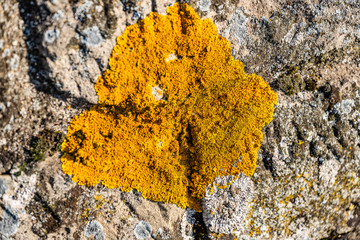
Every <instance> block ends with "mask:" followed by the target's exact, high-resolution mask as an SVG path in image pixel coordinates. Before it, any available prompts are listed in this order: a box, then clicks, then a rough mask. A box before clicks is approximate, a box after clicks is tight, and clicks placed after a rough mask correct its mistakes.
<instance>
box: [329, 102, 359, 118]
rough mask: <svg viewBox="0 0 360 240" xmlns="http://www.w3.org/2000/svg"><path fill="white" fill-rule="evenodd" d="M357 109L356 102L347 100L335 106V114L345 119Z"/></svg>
mask: <svg viewBox="0 0 360 240" xmlns="http://www.w3.org/2000/svg"><path fill="white" fill-rule="evenodd" d="M354 107H355V101H354V100H353V99H345V100H343V101H341V102H339V103H337V104H335V106H334V112H335V113H338V114H340V115H342V116H344V117H347V116H348V115H349V114H350V113H351V111H352V109H353V108H354Z"/></svg>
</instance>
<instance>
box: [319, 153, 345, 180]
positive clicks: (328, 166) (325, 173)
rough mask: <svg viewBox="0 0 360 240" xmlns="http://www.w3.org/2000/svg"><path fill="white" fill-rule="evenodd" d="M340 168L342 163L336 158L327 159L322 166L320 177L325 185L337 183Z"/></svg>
mask: <svg viewBox="0 0 360 240" xmlns="http://www.w3.org/2000/svg"><path fill="white" fill-rule="evenodd" d="M339 169H340V163H339V161H338V160H336V159H331V160H327V161H325V162H324V163H323V164H322V165H321V166H320V168H319V177H320V179H321V180H322V181H323V183H324V184H325V186H330V185H333V184H334V183H335V180H336V175H337V173H338V171H339Z"/></svg>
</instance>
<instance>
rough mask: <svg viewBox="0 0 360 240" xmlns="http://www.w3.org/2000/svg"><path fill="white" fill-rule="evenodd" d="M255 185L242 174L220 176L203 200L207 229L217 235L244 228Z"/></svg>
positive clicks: (207, 189) (209, 187) (208, 188)
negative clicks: (237, 175) (236, 176)
mask: <svg viewBox="0 0 360 240" xmlns="http://www.w3.org/2000/svg"><path fill="white" fill-rule="evenodd" d="M253 192H254V184H253V182H252V180H251V178H250V177H247V176H245V175H244V174H242V173H240V175H239V177H238V178H237V179H235V177H234V176H218V177H216V179H215V181H214V182H213V184H211V185H209V186H208V187H207V188H206V193H205V197H204V199H203V218H204V222H205V225H206V226H207V228H208V229H209V230H210V231H212V232H216V233H223V234H230V233H232V232H234V231H237V230H239V229H241V228H242V226H243V225H244V222H245V218H246V216H247V213H248V211H249V204H250V201H251V200H252V198H253Z"/></svg>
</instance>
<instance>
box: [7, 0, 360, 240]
mask: <svg viewBox="0 0 360 240" xmlns="http://www.w3.org/2000/svg"><path fill="white" fill-rule="evenodd" d="M174 2H175V1H173V0H166V1H160V0H151V1H150V0H144V1H138V0H113V1H108V0H93V1H90V0H84V1H73V0H51V1H45V0H31V1H28V0H18V1H16V0H4V1H0V129H1V130H0V171H1V177H0V198H1V212H0V216H1V220H0V236H1V238H4V239H26V240H29V239H39V238H40V239H45V238H48V239H52V238H56V239H91V238H93V239H94V238H95V239H101V237H104V238H105V239H136V236H135V235H134V231H135V229H136V226H137V225H138V224H139V222H141V221H144V222H147V223H148V224H149V225H150V226H151V238H153V239H189V240H190V239H209V238H213V239H234V238H235V237H237V238H238V239H285V238H286V239H322V238H323V239H359V237H360V225H359V224H360V207H359V206H360V205H359V204H360V180H359V171H358V169H359V167H360V148H359V146H360V145H359V144H360V137H359V135H360V111H359V108H360V91H359V84H360V57H359V55H360V25H359V23H360V3H359V1H358V0H329V1H318V0H301V1H298V0H290V1H285V0H264V1H259V0H225V1H219V0H196V1H187V2H188V3H189V4H190V5H191V6H192V7H194V8H195V9H196V11H197V12H198V13H199V15H200V16H201V17H203V18H211V19H212V20H213V21H214V23H215V25H216V26H217V27H218V32H219V33H220V34H222V35H223V36H224V37H226V38H227V39H229V41H230V42H231V44H232V48H233V55H234V57H235V58H237V59H239V60H241V61H242V62H243V63H244V65H245V70H246V72H247V73H256V74H258V75H261V76H263V77H264V79H265V80H266V81H268V82H269V83H270V84H271V86H272V88H273V89H274V90H275V91H276V92H277V94H278V95H279V102H278V105H277V107H276V110H275V113H274V120H273V122H272V123H271V124H270V125H268V126H267V127H265V128H264V130H263V133H264V135H265V137H264V141H263V144H262V147H261V149H260V151H259V157H258V168H257V170H256V172H255V175H254V176H253V177H251V178H242V177H240V178H239V181H238V182H236V180H235V181H234V179H233V178H231V177H228V178H225V179H222V180H221V185H224V186H225V185H226V184H227V185H229V186H227V187H225V188H224V189H221V191H220V189H219V186H217V185H216V184H218V183H215V187H214V186H209V189H211V188H212V187H214V188H217V190H216V191H215V190H214V192H213V195H208V196H207V198H206V199H205V200H204V206H206V207H204V213H197V212H194V211H192V210H190V209H186V210H185V209H181V208H178V207H176V206H175V205H172V204H164V203H157V202H152V201H149V200H146V199H143V198H142V197H141V194H140V193H138V192H136V191H135V190H134V191H132V192H129V193H123V192H121V191H119V190H116V189H106V188H103V187H102V186H96V187H93V188H90V187H86V186H78V185H76V184H75V183H73V182H72V181H71V177H70V176H67V175H65V174H63V173H62V170H61V163H60V154H61V153H60V152H59V149H58V147H59V143H61V141H62V140H63V137H64V135H65V134H66V131H67V125H68V123H69V121H70V119H71V118H72V117H73V116H74V115H76V114H79V113H81V112H82V111H84V110H85V109H87V108H89V107H90V106H91V104H92V103H95V102H96V101H97V97H96V94H95V90H94V88H93V85H94V83H95V82H96V79H97V76H99V75H100V74H101V72H102V71H104V70H105V69H106V68H107V64H108V63H107V62H108V58H109V56H110V54H111V50H112V48H113V46H114V45H115V40H116V37H117V36H118V35H120V34H121V33H122V32H123V31H124V29H125V27H126V26H127V25H129V24H133V23H135V22H137V21H138V20H139V19H141V18H143V17H145V16H147V15H148V14H149V13H150V12H151V11H158V12H159V13H162V14H164V13H165V10H166V7H167V6H169V5H171V4H173V3H174ZM159 97H160V96H159ZM245 179H247V180H246V181H245ZM219 181H220V180H219ZM231 183H232V184H234V185H235V186H237V184H238V188H237V189H240V191H237V190H236V191H235V190H234V188H232V185H231V186H230V184H231ZM247 186H252V187H249V188H247ZM242 189H247V190H246V191H245V192H249V193H251V194H249V195H244V191H243V190H242ZM250 195H251V196H252V197H251V198H250ZM234 199H242V201H241V203H240V202H239V203H237V204H235V205H234V206H233V205H232V202H234V201H233V200H234ZM250 199H252V200H251V202H250V203H249V204H247V203H246V202H248V201H250ZM226 201H227V202H226ZM224 202H226V203H228V205H226V204H222V203H224ZM217 204H218V205H220V206H221V205H224V206H225V208H224V207H223V208H222V209H219V208H216V209H215V208H214V207H215V206H217ZM246 207H247V213H246V211H243V210H246ZM212 209H213V210H212ZM235 209H239V211H234V210H235ZM211 211H213V212H214V214H211ZM230 213H231V214H232V215H231V214H230ZM234 214H235V215H234ZM245 214H246V217H245V216H244V215H245ZM212 215H213V216H212ZM212 223H216V224H212ZM100 226H101V227H100ZM88 236H91V237H89V238H88ZM96 236H98V237H96Z"/></svg>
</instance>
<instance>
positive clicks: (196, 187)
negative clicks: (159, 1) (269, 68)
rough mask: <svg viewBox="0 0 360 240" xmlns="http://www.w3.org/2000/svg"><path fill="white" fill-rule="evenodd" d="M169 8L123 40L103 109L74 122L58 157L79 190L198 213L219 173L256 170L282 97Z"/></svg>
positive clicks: (210, 33) (221, 43)
mask: <svg viewBox="0 0 360 240" xmlns="http://www.w3.org/2000/svg"><path fill="white" fill-rule="evenodd" d="M167 11H168V15H166V16H163V15H159V14H157V13H151V14H150V15H149V16H148V17H146V18H145V19H144V20H141V21H139V23H137V24H135V25H132V26H129V27H127V28H126V30H125V32H124V33H123V34H122V35H121V36H119V37H118V39H117V44H116V46H115V47H114V50H113V53H112V56H111V57H110V60H109V65H110V67H109V69H108V70H106V71H105V72H104V74H103V75H102V76H100V77H99V79H98V81H97V83H96V85H95V89H96V91H97V94H98V96H99V104H98V105H96V106H94V107H92V108H91V109H90V110H88V111H86V112H84V113H83V114H80V115H78V116H75V117H74V118H73V119H72V121H71V123H70V126H69V128H68V133H67V139H66V140H65V142H64V143H63V144H62V151H63V152H64V155H63V156H62V158H61V160H62V163H63V171H64V172H65V173H66V174H72V175H73V180H74V181H75V182H78V183H79V184H86V185H89V186H93V185H95V184H97V183H100V182H101V183H102V184H103V185H105V186H107V187H109V188H121V190H123V191H130V190H132V189H137V190H138V191H140V192H141V193H142V195H143V196H144V197H145V198H149V199H151V200H154V201H163V202H171V203H175V204H177V205H179V206H181V207H190V208H193V209H195V210H198V211H201V199H202V198H203V197H204V194H205V188H206V186H207V185H208V184H210V183H212V182H213V181H214V179H215V177H216V176H218V175H237V174H239V172H243V173H244V174H246V175H248V176H251V175H252V174H253V173H254V171H255V168H256V158H257V150H258V149H259V147H260V144H261V141H262V138H263V135H262V132H261V129H262V128H263V127H264V126H265V124H268V123H269V122H270V121H271V120H272V115H273V111H274V104H276V102H277V95H276V93H275V92H273V91H272V90H271V88H270V86H269V84H268V83H266V82H265V81H264V80H263V79H262V78H261V77H260V76H257V75H255V74H251V75H247V74H246V73H245V72H244V67H243V64H242V63H241V62H239V61H237V60H235V59H234V58H233V57H232V56H231V47H230V43H229V42H228V41H227V40H226V39H224V38H223V37H221V36H219V35H218V34H217V29H216V27H215V25H214V24H213V23H212V22H211V20H209V19H205V20H201V19H200V17H199V16H198V15H197V14H196V13H195V11H194V10H193V9H192V8H191V7H189V6H188V5H187V4H179V3H176V4H175V5H174V6H173V7H169V8H168V10H167ZM155 87H157V88H156V89H157V91H158V92H156V91H155V92H156V94H160V92H161V94H163V97H162V98H161V99H160V100H157V99H155V96H154V95H153V89H154V88H155Z"/></svg>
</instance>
